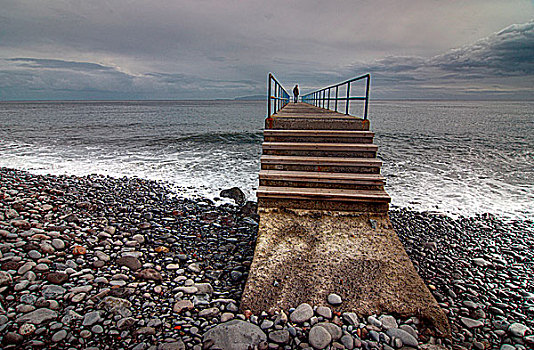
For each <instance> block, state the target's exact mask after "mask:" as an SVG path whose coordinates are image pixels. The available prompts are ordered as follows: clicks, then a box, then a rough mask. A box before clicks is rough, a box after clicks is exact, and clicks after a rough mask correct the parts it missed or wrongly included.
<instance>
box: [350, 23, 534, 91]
mask: <svg viewBox="0 0 534 350" xmlns="http://www.w3.org/2000/svg"><path fill="white" fill-rule="evenodd" d="M533 57H534V20H533V21H530V22H527V23H524V24H514V25H511V26H509V27H507V28H505V29H503V30H501V31H500V32H498V33H495V34H493V35H490V36H488V37H486V38H484V39H481V40H478V41H476V42H475V43H473V44H470V45H465V46H463V47H461V48H458V49H453V50H450V51H449V52H447V53H444V54H441V55H437V56H434V57H431V58H423V57H402V56H399V57H394V56H391V57H386V58H382V59H379V60H376V61H374V62H372V63H369V64H365V63H357V64H353V65H351V66H349V67H348V69H347V70H346V72H347V74H348V75H352V74H357V73H359V72H366V71H369V72H371V73H372V74H373V77H374V81H375V82H374V84H373V85H374V87H375V90H378V91H375V95H376V92H378V96H380V97H389V96H388V94H389V95H394V97H397V98H401V97H403V95H402V94H403V93H408V94H409V95H410V98H417V96H419V97H422V98H430V97H432V96H435V97H439V98H457V97H469V96H477V97H480V96H482V95H483V94H484V93H486V94H487V95H486V97H487V98H491V97H495V96H498V97H503V96H505V97H507V98H514V97H516V98H528V99H532V96H533V93H534V59H533ZM525 83H526V84H525ZM528 86H530V88H529V87H528ZM404 97H406V94H405V95H404Z"/></svg>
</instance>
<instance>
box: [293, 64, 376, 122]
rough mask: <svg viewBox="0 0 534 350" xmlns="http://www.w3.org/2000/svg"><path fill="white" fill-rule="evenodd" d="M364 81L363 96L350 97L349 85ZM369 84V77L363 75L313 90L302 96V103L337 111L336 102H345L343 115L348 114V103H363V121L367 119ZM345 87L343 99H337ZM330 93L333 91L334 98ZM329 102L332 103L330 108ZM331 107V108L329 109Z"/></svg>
mask: <svg viewBox="0 0 534 350" xmlns="http://www.w3.org/2000/svg"><path fill="white" fill-rule="evenodd" d="M364 79H365V80H366V85H365V96H351V95H350V85H351V83H353V82H355V81H359V80H364ZM370 83H371V75H370V74H365V75H362V76H359V77H356V78H352V79H349V80H346V81H344V82H341V83H338V84H334V85H330V86H327V87H325V88H322V89H319V90H315V91H313V92H310V93H309V94H306V95H303V96H302V102H305V103H308V104H311V105H314V106H317V107H321V108H325V109H331V110H334V111H336V112H337V111H338V101H345V114H349V108H350V101H354V100H360V101H365V102H364V107H363V119H367V109H368V105H369V85H370ZM345 85H346V94H345V96H343V97H339V92H340V90H343V88H344V86H345ZM332 91H335V97H331V95H332ZM330 101H334V103H332V106H331V104H330ZM331 107H332V108H331Z"/></svg>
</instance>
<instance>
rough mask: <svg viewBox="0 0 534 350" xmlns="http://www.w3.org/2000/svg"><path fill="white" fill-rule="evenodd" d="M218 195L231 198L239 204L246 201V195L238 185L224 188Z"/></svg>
mask: <svg viewBox="0 0 534 350" xmlns="http://www.w3.org/2000/svg"><path fill="white" fill-rule="evenodd" d="M219 196H221V197H223V198H230V199H233V200H234V202H235V203H236V204H237V205H239V206H242V205H243V204H245V201H246V196H245V194H244V193H243V191H241V189H240V188H239V187H232V188H229V189H226V190H222V191H221V193H220V194H219Z"/></svg>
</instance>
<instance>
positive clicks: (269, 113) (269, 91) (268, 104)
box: [267, 73, 271, 117]
mask: <svg viewBox="0 0 534 350" xmlns="http://www.w3.org/2000/svg"><path fill="white" fill-rule="evenodd" d="M268 81H269V82H268V83H267V86H268V88H267V117H270V116H271V73H269V78H268Z"/></svg>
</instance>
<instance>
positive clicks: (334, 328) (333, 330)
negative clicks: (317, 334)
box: [316, 322, 343, 341]
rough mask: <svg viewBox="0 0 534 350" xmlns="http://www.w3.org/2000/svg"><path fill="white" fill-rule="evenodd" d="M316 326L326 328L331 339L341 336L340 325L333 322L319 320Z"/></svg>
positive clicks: (334, 339)
mask: <svg viewBox="0 0 534 350" xmlns="http://www.w3.org/2000/svg"><path fill="white" fill-rule="evenodd" d="M316 326H319V327H323V328H324V329H326V331H327V332H328V333H330V336H331V337H332V340H333V341H336V340H338V339H339V338H341V335H342V334H343V332H342V331H341V327H339V326H338V325H336V324H334V323H329V322H321V323H317V325H316Z"/></svg>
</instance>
